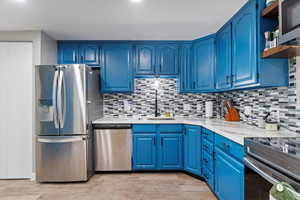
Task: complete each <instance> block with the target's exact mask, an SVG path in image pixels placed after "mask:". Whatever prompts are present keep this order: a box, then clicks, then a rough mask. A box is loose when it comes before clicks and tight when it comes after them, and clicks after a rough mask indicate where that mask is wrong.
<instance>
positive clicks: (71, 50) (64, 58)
mask: <svg viewBox="0 0 300 200" xmlns="http://www.w3.org/2000/svg"><path fill="white" fill-rule="evenodd" d="M78 47H79V46H78V44H75V43H62V44H59V47H58V53H59V55H58V63H59V64H77V63H79V60H78V54H79V50H78Z"/></svg>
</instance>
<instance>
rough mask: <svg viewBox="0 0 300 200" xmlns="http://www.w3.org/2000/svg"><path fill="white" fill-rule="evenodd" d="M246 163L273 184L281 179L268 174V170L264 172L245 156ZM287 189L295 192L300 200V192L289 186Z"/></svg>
mask: <svg viewBox="0 0 300 200" xmlns="http://www.w3.org/2000/svg"><path fill="white" fill-rule="evenodd" d="M244 163H245V165H246V166H247V167H249V168H250V169H252V170H253V171H255V172H256V173H258V174H259V175H261V176H262V177H263V178H264V179H266V180H267V181H269V182H270V183H272V184H273V185H275V184H279V183H280V181H278V180H277V179H275V178H273V177H272V176H270V175H269V174H267V173H266V172H264V171H263V170H261V169H260V168H259V167H257V166H256V165H255V164H254V163H253V162H252V161H251V160H250V159H248V158H244ZM287 189H288V190H289V191H290V192H291V193H293V194H294V196H295V198H296V199H297V200H300V194H299V193H298V192H295V191H293V190H291V189H290V188H287Z"/></svg>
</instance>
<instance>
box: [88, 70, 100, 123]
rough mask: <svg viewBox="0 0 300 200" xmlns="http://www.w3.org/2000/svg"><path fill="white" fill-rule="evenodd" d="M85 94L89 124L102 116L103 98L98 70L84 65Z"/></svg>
mask: <svg viewBox="0 0 300 200" xmlns="http://www.w3.org/2000/svg"><path fill="white" fill-rule="evenodd" d="M85 72H86V96H87V101H86V104H87V109H86V111H87V114H86V116H87V121H88V123H89V124H91V123H92V122H93V121H94V120H96V119H99V118H101V117H103V98H102V94H101V93H100V70H99V69H92V68H91V67H86V71H85Z"/></svg>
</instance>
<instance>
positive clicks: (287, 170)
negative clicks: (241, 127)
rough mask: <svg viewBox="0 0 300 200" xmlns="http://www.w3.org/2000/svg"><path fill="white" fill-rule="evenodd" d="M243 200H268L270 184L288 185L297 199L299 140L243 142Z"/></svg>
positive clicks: (282, 139)
mask: <svg viewBox="0 0 300 200" xmlns="http://www.w3.org/2000/svg"><path fill="white" fill-rule="evenodd" d="M244 147H245V152H246V156H245V158H244V161H245V166H246V167H245V199H246V200H265V199H269V191H270V189H271V187H272V186H273V184H276V183H279V182H286V183H289V184H290V185H291V186H292V187H293V188H294V189H295V190H296V191H297V192H296V193H295V195H296V196H297V197H298V198H299V199H300V194H299V192H300V137H299V138H247V139H245V145H244Z"/></svg>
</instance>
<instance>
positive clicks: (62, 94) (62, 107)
mask: <svg viewBox="0 0 300 200" xmlns="http://www.w3.org/2000/svg"><path fill="white" fill-rule="evenodd" d="M57 93H58V97H57V103H58V116H59V124H60V128H64V124H65V114H66V87H65V80H64V72H63V71H61V72H60V76H59V80H58V92H57Z"/></svg>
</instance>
